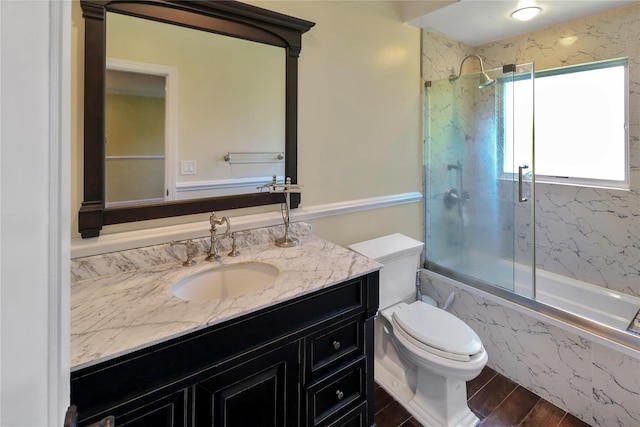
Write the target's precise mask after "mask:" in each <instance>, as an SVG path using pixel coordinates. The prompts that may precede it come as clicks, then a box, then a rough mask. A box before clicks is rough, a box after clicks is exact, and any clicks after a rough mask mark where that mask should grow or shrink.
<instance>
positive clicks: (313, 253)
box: [71, 225, 380, 369]
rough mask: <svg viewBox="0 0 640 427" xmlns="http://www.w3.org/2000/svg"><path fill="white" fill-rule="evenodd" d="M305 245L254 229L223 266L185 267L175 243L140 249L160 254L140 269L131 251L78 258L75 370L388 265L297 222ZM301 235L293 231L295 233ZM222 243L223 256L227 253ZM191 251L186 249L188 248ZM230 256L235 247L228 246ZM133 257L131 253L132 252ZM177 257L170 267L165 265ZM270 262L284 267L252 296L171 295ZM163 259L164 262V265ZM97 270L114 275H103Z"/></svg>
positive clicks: (277, 232) (73, 313)
mask: <svg viewBox="0 0 640 427" xmlns="http://www.w3.org/2000/svg"><path fill="white" fill-rule="evenodd" d="M295 230H296V236H297V237H298V238H299V240H300V245H299V246H297V247H294V248H279V247H277V246H275V244H274V243H273V239H274V236H275V237H280V236H281V235H282V233H281V229H280V227H269V228H267V229H263V230H254V232H253V233H252V234H251V235H250V236H249V239H248V241H246V242H243V244H241V245H240V246H239V247H240V249H241V253H240V255H239V256H237V257H235V258H234V257H229V256H226V255H224V256H223V257H222V259H221V260H220V261H218V262H214V263H209V262H206V261H203V258H204V256H198V257H196V260H197V261H198V262H197V264H196V265H195V266H192V267H182V266H181V261H180V260H181V259H182V258H183V255H180V256H179V257H176V256H174V254H171V253H170V252H169V253H163V251H170V249H171V247H170V246H168V245H159V246H163V247H158V248H144V249H140V250H136V251H134V252H133V253H134V254H136V255H135V256H133V257H132V259H134V260H135V259H138V258H137V257H138V256H144V255H146V254H153V256H150V259H148V260H147V262H148V265H146V266H145V267H143V268H140V269H138V270H134V269H133V268H132V267H131V266H132V261H131V260H130V259H129V258H128V257H127V255H128V254H107V255H104V256H102V255H101V256H95V257H90V258H93V259H91V260H89V259H83V260H80V259H79V260H75V263H74V267H77V268H79V269H81V270H82V271H76V272H75V274H73V277H74V278H77V277H83V278H82V279H79V280H78V279H76V280H74V281H73V282H72V284H71V366H72V369H78V368H81V367H84V366H88V365H90V364H94V363H97V362H100V361H104V360H107V359H109V358H113V357H116V356H118V355H121V354H125V353H127V352H130V351H133V350H135V349H139V348H142V347H145V346H148V345H151V344H154V343H157V342H161V341H163V340H166V339H169V338H173V337H176V336H180V335H183V334H186V333H189V332H193V331H196V330H198V329H201V328H205V327H207V326H209V325H213V324H216V323H220V322H223V321H226V320H229V319H232V318H234V317H238V316H240V315H242V314H246V313H248V312H251V311H256V310H259V309H261V308H264V307H267V306H269V305H272V304H275V303H279V302H283V301H286V300H289V299H292V298H295V297H297V296H301V295H304V294H307V293H310V292H313V291H315V290H319V289H322V288H325V287H327V286H331V285H334V284H337V283H340V282H343V281H345V280H348V279H349V278H352V277H358V276H361V275H363V274H367V273H370V272H372V271H375V270H377V269H379V268H380V265H379V264H378V263H376V262H374V261H372V260H369V259H368V258H365V257H362V256H360V255H358V254H356V253H355V252H352V251H350V250H348V249H345V248H342V247H339V246H337V245H335V244H333V243H330V242H327V241H325V240H322V239H320V238H318V237H316V236H314V235H313V234H311V233H310V227H308V226H306V225H297V226H296V227H295ZM292 235H293V232H292ZM223 248H224V245H221V252H220V253H221V254H225V253H226V252H223V251H222V249H223ZM183 249H184V248H183ZM224 250H225V251H227V252H228V248H224ZM127 252H129V251H127ZM166 259H170V261H169V262H164V263H162V262H161V261H163V260H166ZM249 261H258V262H265V263H268V264H272V265H274V266H276V267H277V268H278V269H279V270H280V275H279V276H278V278H277V279H276V280H275V281H274V282H273V283H272V284H271V285H269V286H267V287H266V288H264V289H262V290H260V291H256V292H253V293H250V294H246V295H242V296H238V297H233V298H226V299H221V300H215V301H210V302H187V301H183V300H181V299H179V298H176V297H175V296H173V295H172V294H171V291H170V288H171V286H172V284H173V283H175V282H176V281H177V280H179V279H180V278H182V277H185V276H187V275H190V274H193V273H197V272H200V271H205V270H209V269H212V268H215V267H217V266H221V265H229V264H235V263H243V262H249ZM156 262H160V263H159V264H156ZM96 272H106V273H107V274H104V275H96Z"/></svg>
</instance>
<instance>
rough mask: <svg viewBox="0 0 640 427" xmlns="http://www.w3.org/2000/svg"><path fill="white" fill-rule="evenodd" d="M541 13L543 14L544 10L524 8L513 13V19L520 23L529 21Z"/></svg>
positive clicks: (533, 7)
mask: <svg viewBox="0 0 640 427" xmlns="http://www.w3.org/2000/svg"><path fill="white" fill-rule="evenodd" d="M540 12H542V9H540V8H539V7H537V6H531V7H523V8H522V9H518V10H516V11H515V12H513V13H512V14H511V17H512V18H514V19H517V20H518V21H528V20H530V19H532V18H533V17H534V16H536V15H537V14H539V13H540Z"/></svg>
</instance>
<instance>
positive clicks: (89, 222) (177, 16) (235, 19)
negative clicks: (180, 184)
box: [78, 0, 315, 238]
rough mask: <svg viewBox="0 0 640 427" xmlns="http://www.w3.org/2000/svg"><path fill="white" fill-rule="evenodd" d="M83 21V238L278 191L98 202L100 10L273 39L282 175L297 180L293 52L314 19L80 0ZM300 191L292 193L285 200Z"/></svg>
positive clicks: (242, 9) (227, 5)
mask: <svg viewBox="0 0 640 427" xmlns="http://www.w3.org/2000/svg"><path fill="white" fill-rule="evenodd" d="M80 4H81V7H82V13H83V17H84V20H85V58H84V76H85V77H84V79H85V83H84V201H83V202H82V206H81V208H80V213H79V218H78V228H79V231H80V234H81V235H82V237H83V238H88V237H97V236H98V235H99V234H100V230H101V229H102V226H103V225H110V224H121V223H126V222H134V221H144V220H151V219H158V218H167V217H173V216H180V215H191V214H197V213H203V212H209V211H214V210H229V209H238V208H246V207H252V206H263V205H269V204H276V203H282V202H283V201H284V198H283V195H282V194H270V193H251V194H242V195H231V196H222V197H210V198H202V199H191V200H176V201H169V202H164V203H150V204H141V205H131V206H122V207H113V208H106V207H105V147H104V140H105V114H104V113H105V65H106V25H105V24H106V22H105V16H106V12H115V13H121V14H125V15H129V16H134V17H138V18H143V19H151V20H154V21H158V22H164V23H167V24H172V25H180V26H183V27H188V28H195V29H199V30H203V31H207V32H212V33H217V34H222V35H226V36H230V37H237V38H240V39H245V40H250V41H254V42H257V43H265V44H269V45H273V46H279V47H282V48H284V49H285V58H286V60H285V61H286V64H285V69H286V83H285V88H286V89H285V91H286V93H285V102H286V106H285V175H286V176H288V177H291V180H292V182H294V183H296V182H297V176H298V174H297V160H298V148H297V131H298V126H297V118H298V56H299V55H300V51H301V48H302V34H304V33H305V32H307V31H308V30H309V29H310V28H311V27H313V26H314V25H315V23H313V22H310V21H305V20H302V19H298V18H293V17H290V16H287V15H283V14H280V13H276V12H272V11H269V10H265V9H262V8H259V7H256V6H252V5H249V4H245V3H240V2H235V1H228V0H227V1H216V0H199V1H178V0H144V1H134V0H81V1H80ZM299 203H300V195H299V194H292V195H291V207H292V208H296V207H297V206H298V204H299Z"/></svg>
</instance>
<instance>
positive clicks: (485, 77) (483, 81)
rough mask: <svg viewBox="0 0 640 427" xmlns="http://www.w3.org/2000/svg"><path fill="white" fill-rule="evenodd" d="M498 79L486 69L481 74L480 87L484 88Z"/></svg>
mask: <svg viewBox="0 0 640 427" xmlns="http://www.w3.org/2000/svg"><path fill="white" fill-rule="evenodd" d="M495 82H496V81H495V80H493V79H492V78H491V77H489V76H488V75H487V73H485V72H484V71H483V72H482V74H480V84H479V85H478V89H484V88H485V87H487V86H491V85H492V84H494V83H495Z"/></svg>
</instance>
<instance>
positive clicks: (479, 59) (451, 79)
mask: <svg viewBox="0 0 640 427" xmlns="http://www.w3.org/2000/svg"><path fill="white" fill-rule="evenodd" d="M469 58H477V59H478V61H480V71H481V72H483V73H484V63H483V62H482V58H481V57H480V55H467V56H465V57H464V59H463V60H462V62H461V63H460V72H459V73H458V75H457V76H456V75H454V74H451V75H450V76H449V81H453V80H457V79H458V78H460V76H461V75H462V67H463V66H464V63H465V62H466V61H467V59H469ZM454 71H455V70H454Z"/></svg>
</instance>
